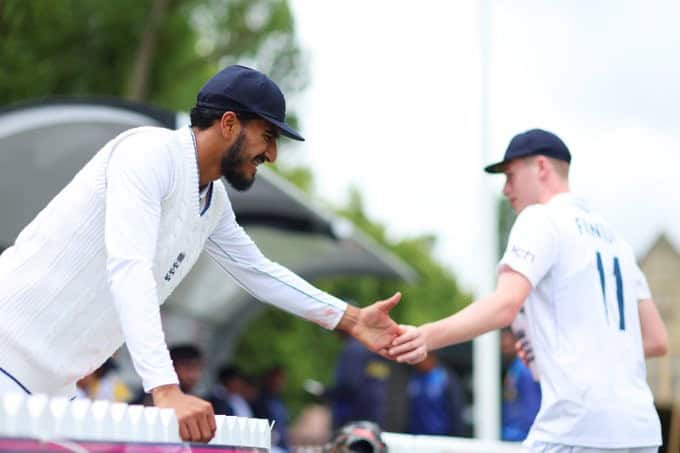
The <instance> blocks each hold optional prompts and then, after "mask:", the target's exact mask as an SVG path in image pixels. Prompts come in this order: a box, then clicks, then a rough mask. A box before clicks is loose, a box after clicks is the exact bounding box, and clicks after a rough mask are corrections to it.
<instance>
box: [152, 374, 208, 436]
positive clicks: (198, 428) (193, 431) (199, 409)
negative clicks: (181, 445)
mask: <svg viewBox="0 0 680 453" xmlns="http://www.w3.org/2000/svg"><path fill="white" fill-rule="evenodd" d="M151 394H152V395H153V403H154V405H155V406H156V407H165V408H172V409H174V410H175V414H176V415H177V424H178V425H179V437H180V438H181V439H182V440H183V441H185V442H209V441H210V440H211V439H212V438H213V437H214V436H215V431H217V425H216V424H215V412H214V411H213V407H212V404H210V403H209V402H207V401H205V400H202V399H200V398H197V397H195V396H192V395H187V394H186V393H184V392H182V390H180V388H179V386H178V385H175V384H172V385H161V386H159V387H156V388H154V389H153V390H152V391H151Z"/></svg>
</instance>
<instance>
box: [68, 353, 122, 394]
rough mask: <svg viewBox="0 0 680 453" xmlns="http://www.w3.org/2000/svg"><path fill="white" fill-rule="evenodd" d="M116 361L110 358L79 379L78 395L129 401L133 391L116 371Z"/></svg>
mask: <svg viewBox="0 0 680 453" xmlns="http://www.w3.org/2000/svg"><path fill="white" fill-rule="evenodd" d="M117 368H118V367H117V366H116V362H115V361H114V360H113V358H109V359H108V360H107V361H106V362H104V364H103V365H102V366H100V367H99V368H97V369H96V370H95V371H93V372H92V373H90V374H88V375H87V376H85V377H83V378H82V379H80V380H79V381H78V388H77V392H78V397H80V398H89V399H91V400H107V401H116V402H121V403H127V402H128V401H130V399H131V398H132V392H131V391H130V389H129V388H128V386H127V385H126V384H125V382H123V380H122V379H121V378H120V376H118V373H117V372H116V369H117Z"/></svg>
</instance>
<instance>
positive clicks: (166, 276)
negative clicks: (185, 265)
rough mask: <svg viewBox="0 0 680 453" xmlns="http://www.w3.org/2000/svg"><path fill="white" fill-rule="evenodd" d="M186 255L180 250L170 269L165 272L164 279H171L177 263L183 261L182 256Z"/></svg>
mask: <svg viewBox="0 0 680 453" xmlns="http://www.w3.org/2000/svg"><path fill="white" fill-rule="evenodd" d="M185 257H186V255H185V254H184V252H180V254H179V255H177V258H175V262H174V263H172V266H170V270H168V272H167V273H166V274H165V281H166V282H169V281H170V280H172V277H173V276H174V275H175V272H177V269H178V268H179V265H180V264H182V261H184V258H185Z"/></svg>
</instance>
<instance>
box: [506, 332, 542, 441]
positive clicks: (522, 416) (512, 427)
mask: <svg viewBox="0 0 680 453" xmlns="http://www.w3.org/2000/svg"><path fill="white" fill-rule="evenodd" d="M516 343H517V340H516V338H515V335H514V334H513V333H512V329H510V328H509V327H505V328H503V329H502V330H501V354H502V370H503V387H502V389H503V408H502V411H501V418H502V420H501V439H502V440H508V441H521V440H524V439H526V437H527V435H528V434H529V429H530V428H531V425H532V424H533V423H534V419H535V418H536V414H537V413H538V409H539V407H540V405H541V386H540V384H539V383H538V382H536V381H535V380H534V378H533V376H532V375H531V371H530V370H529V368H528V367H527V366H526V365H525V364H524V362H522V360H520V358H519V357H518V355H517V352H516V350H515V344H516Z"/></svg>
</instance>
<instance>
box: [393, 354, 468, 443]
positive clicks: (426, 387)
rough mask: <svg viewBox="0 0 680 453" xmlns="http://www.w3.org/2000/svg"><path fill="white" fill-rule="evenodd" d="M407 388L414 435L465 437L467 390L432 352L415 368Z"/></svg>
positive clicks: (410, 423)
mask: <svg viewBox="0 0 680 453" xmlns="http://www.w3.org/2000/svg"><path fill="white" fill-rule="evenodd" d="M413 368H414V369H413V371H412V372H411V377H410V379H409V381H408V387H407V389H406V391H407V394H408V408H409V410H408V424H407V427H406V432H408V433H411V434H423V435H440V436H462V435H463V419H462V413H463V389H462V387H461V384H460V381H459V379H458V376H456V374H455V373H454V372H453V371H449V370H447V369H446V368H444V367H443V366H441V365H440V364H439V363H438V361H437V357H436V356H435V355H434V354H433V353H429V354H428V355H427V357H425V360H423V361H422V362H419V363H417V364H415V365H414V367H413Z"/></svg>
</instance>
